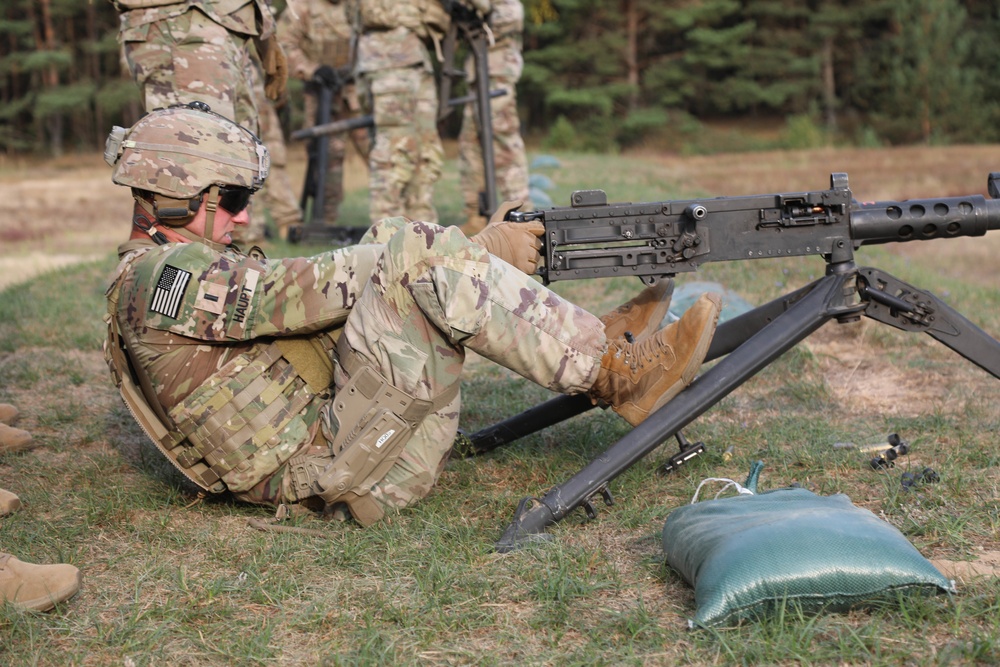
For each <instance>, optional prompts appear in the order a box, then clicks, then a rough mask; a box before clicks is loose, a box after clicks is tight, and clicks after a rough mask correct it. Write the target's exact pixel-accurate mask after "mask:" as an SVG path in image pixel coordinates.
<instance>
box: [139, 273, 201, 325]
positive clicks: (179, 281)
mask: <svg viewBox="0 0 1000 667" xmlns="http://www.w3.org/2000/svg"><path fill="white" fill-rule="evenodd" d="M190 280H191V274H190V273H188V272H187V271H184V270H183V269H178V268H177V267H176V266H170V265H169V264H167V265H166V266H165V267H163V273H161V274H160V279H159V280H158V281H157V283H156V289H155V290H153V302H152V303H151V304H150V306H149V309H150V310H151V311H153V312H154V313H159V314H161V315H166V316H167V317H172V318H174V319H176V318H177V313H178V311H180V309H181V299H182V298H183V297H184V290H185V289H186V288H187V284H188V281H190Z"/></svg>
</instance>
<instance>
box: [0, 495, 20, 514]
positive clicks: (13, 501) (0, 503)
mask: <svg viewBox="0 0 1000 667" xmlns="http://www.w3.org/2000/svg"><path fill="white" fill-rule="evenodd" d="M19 509H21V499H20V498H18V497H17V496H15V495H14V494H13V493H11V492H10V491H7V490H6V489H0V516H7V515H8V514H13V513H14V512H16V511H17V510H19Z"/></svg>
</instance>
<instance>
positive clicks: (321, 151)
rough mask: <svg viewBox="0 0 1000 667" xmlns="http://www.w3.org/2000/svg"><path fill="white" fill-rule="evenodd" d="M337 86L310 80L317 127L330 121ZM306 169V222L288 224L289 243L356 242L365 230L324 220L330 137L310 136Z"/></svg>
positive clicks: (309, 88) (365, 228)
mask: <svg viewBox="0 0 1000 667" xmlns="http://www.w3.org/2000/svg"><path fill="white" fill-rule="evenodd" d="M340 89H341V87H340V86H334V87H331V86H329V85H326V84H325V83H323V82H321V81H317V80H313V81H311V82H310V83H309V86H308V92H309V93H310V94H315V95H316V117H315V123H316V125H317V126H320V125H326V124H329V122H330V115H331V114H332V113H333V105H334V100H335V99H337V97H338V96H339V95H340ZM308 155H309V166H308V168H307V169H306V180H305V183H304V184H303V187H302V198H301V199H300V201H299V206H300V208H301V209H302V213H303V215H307V216H308V220H307V221H306V222H304V223H303V224H301V225H292V227H291V228H290V229H289V230H288V241H289V242H290V243H332V244H333V245H350V244H353V243H357V242H358V241H360V240H361V237H363V236H364V235H365V232H367V231H368V227H339V226H335V225H332V224H330V225H328V224H326V221H325V212H326V211H325V209H326V201H325V198H326V173H327V171H328V170H329V168H330V138H329V137H328V136H326V135H320V136H317V137H313V138H312V139H311V140H310V142H309V148H308Z"/></svg>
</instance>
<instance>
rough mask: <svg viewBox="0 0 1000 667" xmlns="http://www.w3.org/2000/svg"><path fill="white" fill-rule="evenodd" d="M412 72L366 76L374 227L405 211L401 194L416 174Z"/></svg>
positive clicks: (416, 73) (414, 80)
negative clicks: (371, 121) (372, 136)
mask: <svg viewBox="0 0 1000 667" xmlns="http://www.w3.org/2000/svg"><path fill="white" fill-rule="evenodd" d="M419 74H420V72H419V71H418V70H417V69H416V68H406V69H398V70H386V71H379V72H368V73H366V74H365V76H366V77H368V78H369V81H368V87H369V88H370V90H371V95H372V111H373V115H374V116H375V143H374V145H373V146H372V149H371V153H370V154H369V156H368V164H369V170H370V175H369V218H370V219H371V222H372V223H376V222H378V221H379V220H381V219H382V218H387V217H391V216H394V215H406V216H409V217H412V216H411V215H410V212H409V211H407V210H405V204H404V201H403V190H404V189H405V188H406V186H407V185H408V184H409V183H410V181H411V180H412V179H413V174H414V172H415V171H416V168H417V165H416V156H417V149H418V144H417V139H416V137H415V136H414V133H413V116H414V112H415V109H416V97H417V96H416V91H417V85H418V83H419Z"/></svg>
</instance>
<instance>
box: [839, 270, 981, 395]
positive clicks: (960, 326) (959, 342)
mask: <svg viewBox="0 0 1000 667" xmlns="http://www.w3.org/2000/svg"><path fill="white" fill-rule="evenodd" d="M858 274H859V276H860V279H861V285H860V286H859V291H860V293H861V295H862V297H864V298H867V299H870V301H869V302H868V305H867V307H866V308H865V311H864V312H865V315H866V316H867V317H870V318H872V319H873V320H876V321H878V322H882V323H884V324H888V325H890V326H894V327H896V328H897V329H902V330H903V331H918V332H923V333H926V334H927V335H929V336H930V337H931V338H934V339H935V340H938V341H940V342H941V343H943V344H944V345H946V346H947V347H949V348H951V349H952V350H954V351H955V352H958V353H959V354H960V355H962V356H963V357H965V358H966V359H968V360H969V361H971V362H972V363H974V364H976V365H977V366H979V367H980V368H982V369H983V370H984V371H986V372H987V373H989V374H991V375H992V376H993V377H996V378H998V379H1000V341H997V340H996V339H995V338H993V337H992V336H990V335H989V334H988V333H986V332H985V331H983V330H982V329H980V328H979V327H977V326H976V325H975V324H973V323H972V322H970V321H969V320H968V319H966V318H965V317H964V316H963V315H962V314H961V313H959V312H958V311H957V310H955V309H954V308H952V307H951V306H949V305H948V304H946V303H945V302H943V301H941V299H939V298H937V297H936V296H934V295H933V294H931V293H930V292H927V291H924V290H921V289H918V288H916V287H914V286H913V285H909V284H907V283H905V282H903V281H902V280H899V279H898V278H894V277H893V276H890V275H889V274H887V273H884V272H882V271H879V270H878V269H873V268H870V267H865V268H862V269H859V271H858Z"/></svg>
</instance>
